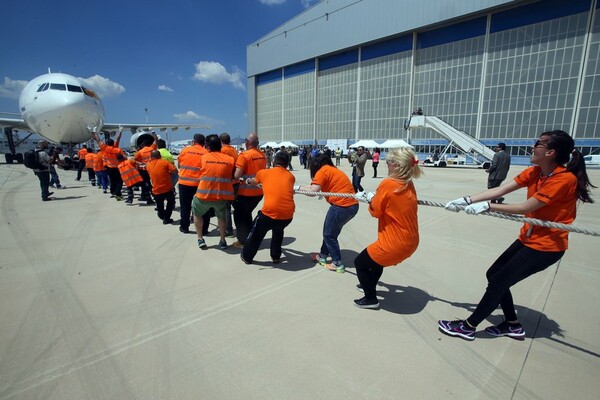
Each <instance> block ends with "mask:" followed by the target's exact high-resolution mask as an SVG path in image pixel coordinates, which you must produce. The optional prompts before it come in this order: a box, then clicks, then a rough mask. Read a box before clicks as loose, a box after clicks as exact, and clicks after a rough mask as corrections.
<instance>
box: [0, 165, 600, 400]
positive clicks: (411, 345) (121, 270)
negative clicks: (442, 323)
mask: <svg viewBox="0 0 600 400" xmlns="http://www.w3.org/2000/svg"><path fill="white" fill-rule="evenodd" d="M342 161H343V166H342V169H343V170H344V171H346V172H347V173H348V174H349V173H350V168H349V166H348V163H347V162H344V160H342ZM294 164H295V166H296V167H297V166H298V162H297V158H295V159H294ZM370 165H371V163H370V162H369V163H368V164H367V168H366V171H367V177H366V178H365V179H363V186H364V187H365V189H366V190H367V191H374V190H375V189H376V187H377V185H378V183H379V182H380V181H381V178H377V179H373V178H371V172H372V169H371V168H370ZM522 169H523V167H513V168H511V171H510V173H509V176H511V177H512V176H514V175H516V174H517V173H518V172H519V171H521V170H522ZM385 171H386V166H385V163H382V164H380V167H379V175H380V176H381V175H385ZM59 174H60V176H61V180H62V183H63V184H66V185H67V186H68V188H67V189H64V190H54V195H53V198H54V200H53V201H50V202H41V201H40V189H39V183H38V180H37V178H36V177H35V176H34V175H33V172H32V171H30V170H27V169H26V168H25V167H24V166H23V165H4V164H3V165H0V204H1V206H0V208H1V215H0V239H1V240H0V248H1V251H0V254H1V257H0V304H1V307H0V398H1V399H61V400H63V399H77V400H79V399H103V400H104V399H140V400H142V399H143V400H146V399H244V400H248V399H257V400H258V399H260V400H265V399H278V400H279V399H303V400H304V399H328V400H334V399H340V400H341V399H343V400H349V399H361V400H362V399H377V400H382V399H405V398H412V399H441V398H444V399H447V398H461V399H567V398H569V399H597V398H598V393H600V291H599V290H598V288H600V262H599V260H600V238H598V237H592V236H586V235H583V234H577V233H573V234H571V235H570V248H569V250H568V251H567V253H566V254H565V256H564V257H563V259H562V260H561V261H560V263H559V264H558V265H553V266H551V267H550V268H548V269H547V270H545V271H543V272H541V273H539V274H536V275H534V276H532V277H530V278H528V279H527V280H525V281H523V282H521V283H519V284H518V285H516V286H515V287H514V288H513V296H514V299H515V303H516V306H517V310H518V313H519V318H520V319H521V321H522V323H523V325H524V327H525V329H526V331H527V336H526V339H525V340H522V341H517V340H513V339H510V338H492V337H489V336H487V335H486V334H485V332H483V329H484V328H485V327H486V326H488V325H489V324H490V323H498V322H500V321H501V320H502V317H501V310H499V309H498V310H496V311H495V312H494V313H493V314H492V315H491V316H490V317H489V318H488V320H487V321H484V323H483V324H481V325H480V327H479V332H478V333H477V335H476V339H475V340H474V341H470V342H467V341H465V340H462V339H459V338H453V337H449V336H446V335H444V334H442V333H441V332H440V331H439V330H438V328H437V320H438V319H455V318H465V317H467V316H468V315H469V310H472V309H473V307H474V306H475V305H476V304H477V302H478V301H479V299H480V298H481V296H482V294H483V292H484V289H485V286H486V279H485V271H486V270H487V268H488V267H489V266H490V265H491V263H492V262H493V261H494V260H495V259H496V258H497V257H498V256H499V255H500V254H501V252H502V251H504V250H505V249H506V248H507V247H508V245H509V244H510V243H512V242H513V241H514V240H515V239H516V238H517V235H518V232H519V228H520V224H519V223H516V222H511V221H507V220H503V219H498V218H493V217H486V216H470V215H466V214H465V213H452V212H448V211H446V210H444V209H443V208H436V207H426V206H420V208H419V226H420V235H421V242H420V246H419V248H418V250H417V252H416V253H415V254H414V255H413V256H412V257H411V258H409V259H408V260H406V261H405V262H403V263H402V264H401V265H398V266H396V267H391V268H386V269H385V271H384V273H383V276H382V278H381V281H380V286H379V287H378V294H379V296H380V297H379V298H380V304H381V309H380V310H363V309H359V308H357V307H355V306H354V304H353V301H352V300H353V299H356V298H359V297H361V296H362V295H361V293H359V292H358V291H357V290H356V288H355V285H356V283H357V279H356V276H355V271H354V268H353V259H354V257H355V256H356V255H357V254H358V253H359V252H360V251H362V250H363V249H364V248H365V247H366V246H367V245H368V244H369V243H371V242H372V241H374V240H375V238H376V234H377V221H376V220H375V219H374V218H372V217H371V216H370V215H369V213H368V211H367V208H366V206H365V205H364V204H361V209H360V210H359V213H358V215H357V216H356V217H355V218H354V219H353V220H352V221H350V223H349V224H348V225H347V226H346V227H345V228H344V229H343V231H342V235H341V237H340V244H341V247H342V249H343V258H344V262H345V264H346V265H347V266H348V269H347V272H346V273H345V274H338V273H335V272H330V271H328V270H326V269H324V268H323V267H321V266H318V265H315V264H314V263H313V262H311V261H310V259H309V254H310V252H312V251H318V249H319V247H320V244H321V231H322V224H323V219H324V216H325V213H326V211H327V208H328V205H327V203H326V202H325V201H324V200H318V199H317V198H309V197H306V196H301V195H297V196H296V198H295V199H296V213H295V216H294V221H293V222H292V223H291V225H290V226H289V227H288V228H287V229H286V233H285V240H284V257H283V263H282V264H279V265H272V264H271V261H270V257H269V251H268V243H269V237H270V236H269V235H267V238H266V239H265V242H264V243H263V247H262V249H261V250H260V251H259V253H258V254H257V256H256V262H255V264H253V265H245V264H243V263H242V262H241V260H240V258H239V253H240V252H239V250H237V249H234V248H231V247H230V248H229V249H227V250H225V251H222V250H219V249H218V247H217V244H218V235H217V233H216V232H217V231H216V226H215V225H212V226H211V231H212V232H211V235H210V236H207V237H206V241H207V243H208V245H209V249H208V250H206V251H202V250H200V249H198V247H197V245H196V237H195V235H194V234H188V235H185V234H182V233H180V232H179V230H178V225H177V222H178V220H179V214H178V213H175V214H174V219H175V223H174V224H173V225H167V226H163V225H162V222H161V221H159V220H158V218H157V217H156V215H155V211H154V207H153V206H146V205H145V204H141V203H140V204H138V201H137V199H136V200H135V202H134V205H133V206H126V205H125V204H124V203H123V202H117V201H115V199H111V198H109V196H108V195H106V194H103V193H102V191H100V190H98V189H96V188H94V187H91V186H90V185H89V183H87V182H85V181H81V182H75V181H74V177H75V174H76V172H75V171H62V170H59ZM294 175H295V176H296V180H297V183H298V184H306V183H309V182H310V178H309V174H308V171H307V170H296V171H294ZM589 175H590V178H591V180H592V182H593V183H595V184H596V185H600V170H589ZM486 176H487V174H486V173H485V172H484V171H482V170H479V169H438V168H426V169H425V175H424V176H423V177H422V178H421V179H419V180H417V181H416V187H417V192H418V194H419V198H420V199H422V200H431V201H436V202H446V201H448V200H451V199H454V198H457V197H460V196H463V195H467V194H473V193H476V192H479V191H481V190H483V189H485V186H486ZM137 193H139V192H137ZM137 193H136V195H137ZM593 195H594V197H595V199H596V201H598V202H600V190H595V191H594V193H593ZM524 198H525V191H524V190H521V191H518V192H515V193H512V194H510V195H509V196H507V201H508V202H518V201H522V200H523V199H524ZM599 207H600V205H599V204H598V203H594V204H582V205H580V207H579V209H578V218H577V220H576V221H575V225H577V226H581V227H586V228H590V229H593V230H596V231H598V230H600V223H599V222H600V209H599ZM215 222H216V220H215V219H213V224H214V223H215ZM234 240H235V239H231V238H229V239H228V242H229V243H230V244H231V243H232V242H233V241H234Z"/></svg>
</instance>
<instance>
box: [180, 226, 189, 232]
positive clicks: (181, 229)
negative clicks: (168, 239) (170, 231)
mask: <svg viewBox="0 0 600 400" xmlns="http://www.w3.org/2000/svg"><path fill="white" fill-rule="evenodd" d="M179 232H181V233H190V228H184V227H183V226H180V227H179Z"/></svg>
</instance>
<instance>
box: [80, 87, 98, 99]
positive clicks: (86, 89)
mask: <svg viewBox="0 0 600 400" xmlns="http://www.w3.org/2000/svg"><path fill="white" fill-rule="evenodd" d="M81 88H82V89H83V93H85V94H86V95H88V96H90V97H93V98H94V99H98V100H100V98H99V97H98V95H97V94H96V92H94V91H93V90H92V89H89V88H86V87H83V86H82V87H81Z"/></svg>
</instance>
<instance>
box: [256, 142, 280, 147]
mask: <svg viewBox="0 0 600 400" xmlns="http://www.w3.org/2000/svg"><path fill="white" fill-rule="evenodd" d="M258 147H260V148H261V149H264V148H266V147H270V148H272V149H276V148H279V145H278V144H277V142H267V143H263V144H261V145H260V146H258Z"/></svg>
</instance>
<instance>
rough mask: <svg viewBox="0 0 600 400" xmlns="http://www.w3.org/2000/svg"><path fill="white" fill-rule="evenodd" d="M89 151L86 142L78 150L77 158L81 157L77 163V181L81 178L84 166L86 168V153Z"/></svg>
mask: <svg viewBox="0 0 600 400" xmlns="http://www.w3.org/2000/svg"><path fill="white" fill-rule="evenodd" d="M87 153H88V149H87V144H84V145H83V146H81V148H80V149H79V150H77V158H78V159H79V164H78V165H77V178H75V180H76V181H79V180H81V172H82V171H83V168H85V155H86V154H87Z"/></svg>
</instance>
